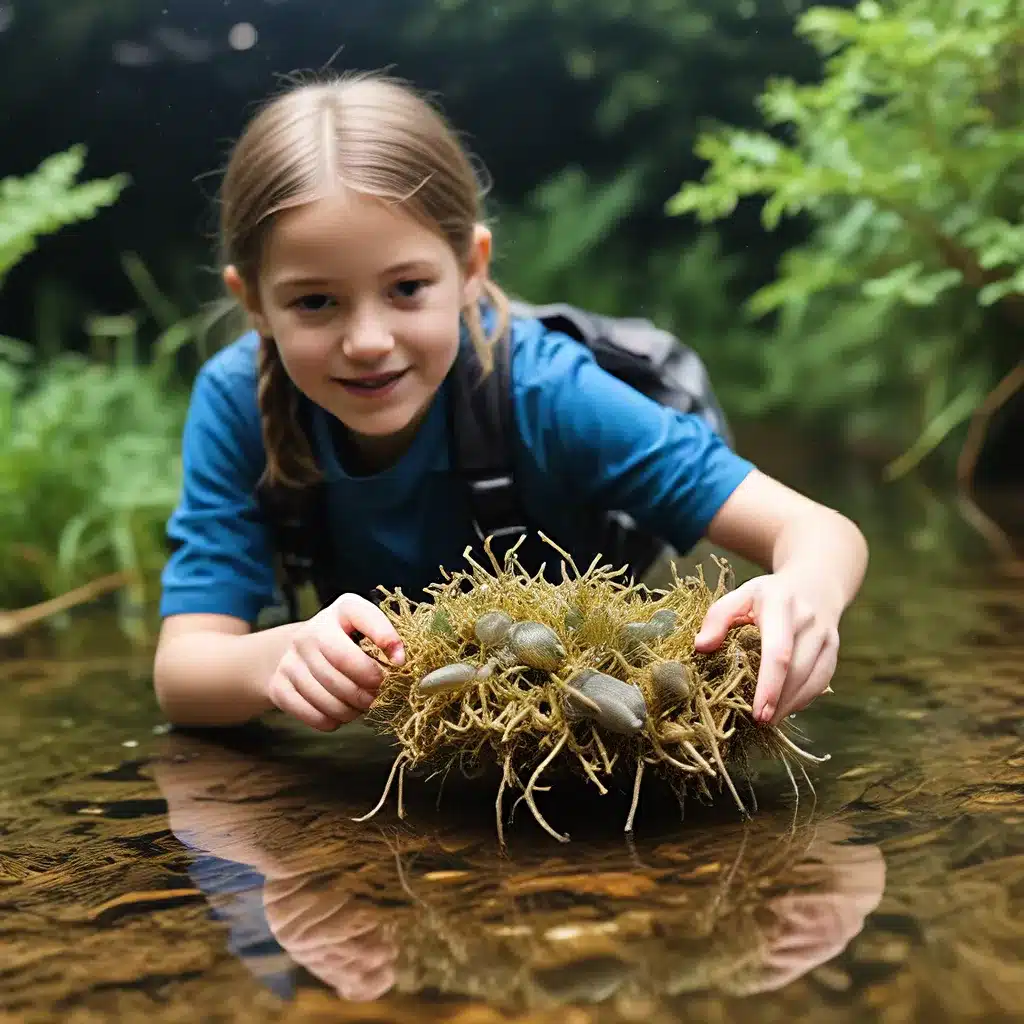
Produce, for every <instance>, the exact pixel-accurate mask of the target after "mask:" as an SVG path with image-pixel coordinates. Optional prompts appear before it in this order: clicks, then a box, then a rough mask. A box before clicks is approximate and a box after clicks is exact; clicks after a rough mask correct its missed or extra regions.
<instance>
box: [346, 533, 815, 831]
mask: <svg viewBox="0 0 1024 1024" xmlns="http://www.w3.org/2000/svg"><path fill="white" fill-rule="evenodd" d="M541 536H542V539H543V540H544V541H545V542H546V543H547V544H549V545H550V546H551V548H552V555H553V557H560V558H561V560H562V561H561V575H562V579H561V581H560V582H559V583H557V584H556V583H551V582H549V581H548V580H546V579H545V578H544V577H543V569H542V570H540V571H539V572H538V573H537V574H536V575H531V574H530V573H528V572H527V571H526V570H525V569H524V568H523V566H522V564H521V563H520V561H519V559H518V557H517V548H518V545H516V547H514V548H512V549H511V550H510V551H509V552H508V554H506V556H505V558H504V560H503V561H502V562H499V560H498V559H497V558H496V557H495V556H494V554H493V552H492V549H491V545H490V542H488V543H487V545H485V549H486V551H487V554H488V556H489V557H490V560H491V569H492V570H493V571H490V570H488V569H487V568H485V567H484V566H483V565H480V564H479V563H478V562H477V561H475V560H474V559H473V557H472V555H471V554H470V552H469V550H467V552H466V556H467V561H468V562H469V565H470V569H469V570H467V571H459V572H450V573H445V574H444V580H443V582H440V583H437V584H435V585H434V586H432V587H431V588H429V590H428V599H427V600H425V601H423V602H420V603H418V604H416V603H413V602H412V601H410V600H409V598H407V597H406V596H405V595H404V594H403V593H402V592H401V591H400V590H398V591H394V592H391V591H384V594H385V598H384V600H383V601H382V603H381V607H382V609H383V610H384V611H385V613H386V614H387V615H388V616H389V618H390V619H391V620H392V622H394V624H395V626H396V628H397V630H398V632H399V635H400V636H401V637H402V640H403V642H404V644H405V650H406V661H405V664H404V665H402V666H401V667H399V668H393V667H390V666H388V665H387V663H386V662H385V661H384V658H383V655H382V653H381V652H379V651H378V650H377V648H376V647H375V646H374V645H373V644H372V642H370V641H369V640H364V641H363V645H364V647H365V649H366V650H368V651H369V652H371V653H374V654H376V655H377V656H378V657H379V658H380V660H381V662H382V664H385V665H386V667H387V668H388V671H387V676H386V679H385V681H384V683H383V685H382V687H381V690H380V693H379V695H378V697H377V700H376V701H375V703H374V705H373V707H372V708H371V709H370V711H369V713H368V718H369V720H370V721H371V722H372V723H374V724H375V725H376V726H377V727H378V728H379V729H381V730H382V731H383V732H386V733H390V734H393V735H394V737H395V740H396V742H397V744H398V746H399V748H400V749H399V753H398V755H397V757H396V758H395V761H394V765H393V767H392V771H391V775H390V776H389V779H388V783H387V786H386V788H385V791H384V794H383V795H382V797H381V799H380V802H379V803H378V804H377V806H376V807H375V808H374V809H373V810H372V811H371V812H370V813H369V814H367V815H366V816H365V817H364V818H362V819H360V820H366V819H368V818H370V817H372V816H373V815H374V814H376V813H377V811H379V810H380V808H381V807H383V806H384V803H385V801H386V799H387V796H388V793H389V792H390V790H391V786H392V784H393V782H394V780H395V778H396V775H397V779H398V802H399V815H400V816H402V815H404V808H403V806H402V790H403V785H404V775H405V772H406V771H407V770H408V769H410V768H412V769H418V768H426V769H429V770H431V771H432V772H433V773H435V774H436V773H442V772H447V771H448V770H449V769H451V768H452V767H453V766H458V767H459V768H460V769H461V770H462V771H463V772H465V773H466V774H468V773H469V772H471V771H472V770H473V769H474V768H475V767H476V766H478V765H480V764H481V763H483V762H486V761H488V760H490V761H491V762H492V763H494V764H495V765H497V766H498V768H499V769H500V771H501V783H500V785H499V789H498V794H497V799H496V803H495V814H496V819H497V829H498V836H499V840H500V842H501V843H502V844H504V823H505V818H504V800H505V795H506V790H508V789H513V790H515V789H518V790H520V791H521V796H520V797H519V800H522V801H524V802H525V803H526V804H527V806H528V807H529V808H530V811H531V812H532V813H533V815H534V817H535V818H536V820H537V821H538V823H539V824H540V825H541V827H542V828H544V829H545V830H546V831H547V832H548V833H549V834H550V835H552V836H553V837H554V838H556V839H558V840H559V841H561V842H565V841H567V840H568V838H569V837H568V836H566V835H564V834H562V833H561V832H559V831H558V830H556V829H555V828H554V827H553V826H552V825H551V824H549V822H548V821H547V820H546V819H545V817H544V815H543V814H542V813H541V811H540V808H539V807H538V805H537V800H536V796H537V794H538V793H539V792H541V791H542V790H543V788H544V787H542V786H541V780H542V778H543V777H544V775H545V772H547V771H548V770H549V769H552V768H553V767H558V766H561V765H562V764H567V765H570V766H572V767H573V768H574V769H575V770H578V771H579V772H582V773H583V775H584V776H585V777H586V778H587V779H589V780H590V782H592V783H593V784H594V785H595V786H596V787H597V788H598V789H599V790H600V791H601V793H602V794H603V793H605V792H606V791H607V786H606V782H608V781H609V780H610V779H611V778H613V777H614V776H615V775H616V774H617V773H623V772H625V773H631V774H632V777H633V801H632V806H631V808H630V811H629V816H628V818H627V820H626V825H625V827H626V831H632V829H633V819H634V816H635V814H636V810H637V806H638V803H639V799H640V790H641V785H642V780H643V777H644V773H645V771H647V770H653V771H655V772H660V773H661V774H662V775H663V776H664V777H665V778H666V779H667V780H668V781H669V783H670V784H671V785H672V787H673V789H674V790H675V791H676V793H677V795H678V796H679V798H680V799H682V798H683V797H685V796H686V795H688V794H695V795H697V796H698V797H700V798H702V799H711V798H713V797H714V796H715V795H716V794H717V793H719V792H721V791H722V790H723V789H724V790H727V791H728V793H729V794H730V796H731V798H732V799H733V800H734V801H735V803H736V805H737V807H738V808H739V809H740V811H741V812H742V813H744V814H746V813H748V812H749V808H748V804H747V802H746V801H745V800H744V798H743V797H741V795H740V792H739V788H738V787H737V785H736V783H735V781H734V779H733V774H734V773H736V772H739V773H744V772H745V770H746V767H747V755H748V752H749V751H751V750H752V749H753V748H755V747H756V748H758V749H760V751H761V752H762V753H764V754H766V755H767V756H769V757H773V758H777V759H780V760H781V761H782V762H783V763H784V764H785V766H786V768H787V770H788V771H789V772H790V775H791V777H792V769H791V768H790V760H789V759H790V758H791V757H795V758H796V759H797V763H798V764H799V763H800V762H801V761H808V760H810V761H820V760H824V758H818V757H816V756H814V755H812V754H810V753H808V752H807V751H805V750H803V749H801V748H800V747H799V746H797V745H796V744H795V743H794V742H793V740H792V739H791V738H790V736H789V735H788V734H787V730H786V728H779V727H776V726H762V725H759V724H757V723H756V722H755V721H754V719H753V716H752V701H753V697H754V689H755V686H756V682H757V671H758V667H759V664H760V641H759V632H758V630H757V628H756V627H754V626H744V627H740V628H736V629H733V630H732V631H730V633H729V634H728V635H727V637H726V639H725V642H724V643H723V644H722V645H721V647H720V648H719V649H718V650H716V651H714V652H712V653H710V654H702V653H698V652H696V651H695V650H694V637H695V635H696V633H697V630H698V629H699V627H700V624H701V621H702V620H703V618H704V615H705V613H706V612H707V610H708V608H709V607H710V605H711V604H712V602H714V601H715V600H716V599H717V598H719V597H721V596H722V595H723V594H724V593H725V592H726V590H727V588H728V586H729V581H730V580H731V578H732V570H731V568H730V566H729V565H728V563H727V562H725V561H724V560H720V561H719V568H720V573H719V579H718V581H717V584H716V586H715V587H714V589H712V588H711V587H709V586H708V584H707V582H706V581H705V579H704V575H703V572H701V571H698V574H697V575H696V576H689V577H685V578H680V577H679V576H678V574H677V573H676V571H675V567H674V566H673V573H672V583H671V586H669V587H667V588H665V589H660V590H652V589H649V588H648V587H646V586H645V585H644V584H637V583H634V582H633V581H631V580H630V579H628V578H627V576H626V569H625V568H618V569H616V568H614V567H612V566H609V565H607V564H603V563H602V561H601V558H600V556H598V558H596V559H595V560H594V562H592V563H591V565H590V566H589V567H587V569H586V570H585V571H580V569H579V568H578V567H577V566H576V564H575V563H574V562H573V560H572V558H571V556H570V555H569V554H567V553H566V552H565V551H563V550H562V549H561V548H559V547H558V546H557V545H556V544H555V543H554V542H553V541H551V540H550V539H548V538H547V537H543V535H541ZM730 769H731V770H730ZM794 785H795V781H794ZM518 802H519V801H518V800H517V804H518ZM513 809H514V808H513Z"/></svg>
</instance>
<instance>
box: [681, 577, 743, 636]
mask: <svg viewBox="0 0 1024 1024" xmlns="http://www.w3.org/2000/svg"><path fill="white" fill-rule="evenodd" d="M753 582H754V581H753V580H750V581H749V582H748V583H744V584H743V586H742V587H738V588H737V589H736V590H733V591H730V592H729V593H728V594H725V595H724V596H723V597H720V598H719V599H718V600H717V601H715V603H714V604H713V605H712V606H711V607H710V608H709V609H708V610H707V614H706V615H705V616H704V621H703V622H702V623H701V627H700V630H699V631H698V633H697V636H696V637H695V638H694V646H695V647H696V648H697V649H698V650H700V651H713V650H714V649H715V648H716V647H718V646H719V645H720V644H721V643H722V641H723V640H724V639H725V635H726V633H728V632H729V629H730V628H731V627H732V626H733V625H734V624H735V623H737V622H740V623H743V624H744V625H746V624H748V623H750V622H753V621H754V620H753V613H754V588H753V587H752V586H751V585H750V584H751V583H753Z"/></svg>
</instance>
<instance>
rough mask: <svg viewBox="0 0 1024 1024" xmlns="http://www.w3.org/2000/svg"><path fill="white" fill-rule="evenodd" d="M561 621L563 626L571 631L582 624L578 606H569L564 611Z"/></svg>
mask: <svg viewBox="0 0 1024 1024" xmlns="http://www.w3.org/2000/svg"><path fill="white" fill-rule="evenodd" d="M562 622H563V623H564V625H565V628H566V629H567V630H569V632H570V633H571V632H573V631H575V630H577V629H579V628H580V626H582V625H583V622H584V618H583V612H581V611H580V610H579V608H575V607H574V608H570V609H569V610H568V611H567V612H566V613H565V618H563V619H562Z"/></svg>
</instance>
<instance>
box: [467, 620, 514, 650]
mask: <svg viewBox="0 0 1024 1024" xmlns="http://www.w3.org/2000/svg"><path fill="white" fill-rule="evenodd" d="M511 628H512V616H511V615H506V614H505V613H504V612H486V613H485V614H483V615H481V616H480V617H479V618H478V619H477V620H476V622H475V623H474V624H473V634H474V636H475V637H476V638H477V640H479V641H480V646H481V647H497V646H498V645H499V644H501V643H503V642H504V640H505V637H506V635H507V634H508V631H509V630H510V629H511Z"/></svg>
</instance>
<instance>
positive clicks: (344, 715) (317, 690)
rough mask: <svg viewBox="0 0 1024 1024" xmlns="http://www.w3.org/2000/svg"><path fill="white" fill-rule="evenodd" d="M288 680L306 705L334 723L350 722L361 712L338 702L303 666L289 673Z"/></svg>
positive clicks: (341, 701)
mask: <svg viewBox="0 0 1024 1024" xmlns="http://www.w3.org/2000/svg"><path fill="white" fill-rule="evenodd" d="M288 679H289V682H291V684H292V686H294V687H295V691H296V692H297V693H298V694H299V696H300V697H302V699H303V700H304V701H305V702H306V703H307V704H309V705H311V706H312V707H314V708H316V710H317V711H319V712H320V713H321V714H323V715H326V716H327V717H328V718H331V719H333V720H334V721H336V722H341V723H347V722H351V721H353V720H354V719H356V718H358V717H359V715H360V714H361V713H362V711H363V709H362V708H360V707H357V706H353V705H350V704H347V703H346V702H345V701H343V700H339V699H338V698H337V697H335V696H334V694H333V693H330V692H329V691H328V690H327V689H325V688H324V687H323V686H321V685H320V683H319V682H317V680H316V679H315V678H314V677H313V673H312V672H310V670H309V669H308V668H307V667H306V666H305V665H303V666H302V667H301V668H298V669H296V670H295V671H294V672H292V673H290V674H289V676H288Z"/></svg>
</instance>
